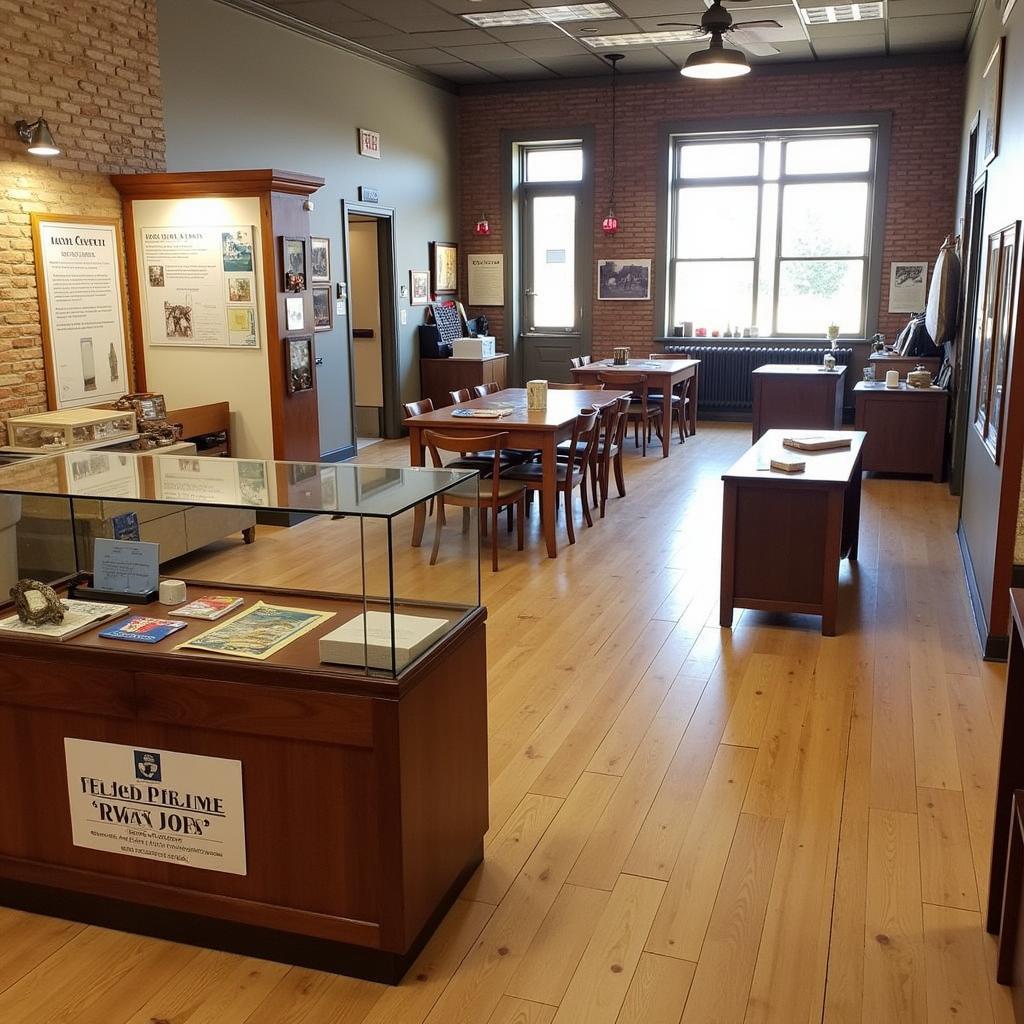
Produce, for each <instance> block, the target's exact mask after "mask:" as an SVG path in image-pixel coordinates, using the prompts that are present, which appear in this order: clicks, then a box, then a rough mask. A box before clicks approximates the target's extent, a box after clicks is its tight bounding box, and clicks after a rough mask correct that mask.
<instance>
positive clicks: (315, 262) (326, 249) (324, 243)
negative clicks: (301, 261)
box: [309, 235, 331, 283]
mask: <svg viewBox="0 0 1024 1024" xmlns="http://www.w3.org/2000/svg"><path fill="white" fill-rule="evenodd" d="M309 279H310V281H312V282H314V283H316V282H326V281H330V279H331V240H330V239H329V238H318V237H317V236H316V235H313V236H312V237H311V238H310V240H309Z"/></svg>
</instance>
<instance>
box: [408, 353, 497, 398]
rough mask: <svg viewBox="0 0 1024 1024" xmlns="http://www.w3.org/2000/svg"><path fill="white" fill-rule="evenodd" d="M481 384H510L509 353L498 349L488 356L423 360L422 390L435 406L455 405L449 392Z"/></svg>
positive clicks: (421, 366)
mask: <svg viewBox="0 0 1024 1024" xmlns="http://www.w3.org/2000/svg"><path fill="white" fill-rule="evenodd" d="M477 384H497V385H498V387H499V388H507V387H508V353H507V352H497V353H495V354H494V355H493V356H489V357H488V358H487V359H457V358H455V357H454V356H453V357H452V358H451V359H421V360H420V390H421V391H422V393H423V397H424V398H429V399H430V400H431V401H432V402H433V403H434V408H435V409H443V408H444V407H445V406H446V405H451V404H452V400H451V398H450V396H449V394H448V392H449V391H460V390H461V389H462V388H469V389H470V390H472V389H473V388H474V387H475V386H476V385H477Z"/></svg>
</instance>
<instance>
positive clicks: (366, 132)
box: [359, 128, 380, 160]
mask: <svg viewBox="0 0 1024 1024" xmlns="http://www.w3.org/2000/svg"><path fill="white" fill-rule="evenodd" d="M359 155H360V156H368V157H371V158H372V159H374V160H379V159H380V132H374V131H371V130H370V129H369V128H360V129H359Z"/></svg>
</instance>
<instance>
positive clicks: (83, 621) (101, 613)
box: [0, 600, 128, 640]
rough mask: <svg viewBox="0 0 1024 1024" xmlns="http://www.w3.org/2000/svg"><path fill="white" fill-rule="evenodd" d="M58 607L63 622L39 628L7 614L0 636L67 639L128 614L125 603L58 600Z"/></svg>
mask: <svg viewBox="0 0 1024 1024" xmlns="http://www.w3.org/2000/svg"><path fill="white" fill-rule="evenodd" d="M61 604H62V605H64V621H63V622H47V623H45V624H44V625H42V626H32V625H29V624H28V623H27V622H22V621H21V620H20V619H19V618H18V616H17V615H11V616H8V617H7V618H6V619H2V620H0V633H6V634H7V635H9V636H21V637H32V638H35V639H40V638H41V639H43V640H70V639H71V637H73V636H78V634H79V633H84V632H85V631H86V630H87V629H92V628H93V627H94V626H98V625H99V624H100V623H101V622H108V621H109V620H110V619H113V618H116V617H117V616H118V615H124V613H125V612H126V611H128V605H126V604H103V603H101V602H99V601H70V600H62V601H61Z"/></svg>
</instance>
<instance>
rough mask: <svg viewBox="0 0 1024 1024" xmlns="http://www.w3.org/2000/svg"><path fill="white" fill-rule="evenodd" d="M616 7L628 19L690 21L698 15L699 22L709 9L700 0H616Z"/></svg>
mask: <svg viewBox="0 0 1024 1024" xmlns="http://www.w3.org/2000/svg"><path fill="white" fill-rule="evenodd" d="M614 2H615V6H616V7H617V8H618V9H619V10H620V11H622V13H623V14H624V15H625V16H626V17H627V18H657V17H661V18H662V20H665V19H666V18H673V19H679V18H681V19H682V20H683V21H688V20H689V17H690V15H696V16H697V20H698V21H699V20H700V16H701V15H702V14H703V13H704V12H705V11H706V10H707V7H706V6H705V5H704V4H702V3H701V2H700V0H678V2H677V3H673V2H672V0H614ZM684 16H685V17H684Z"/></svg>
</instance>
